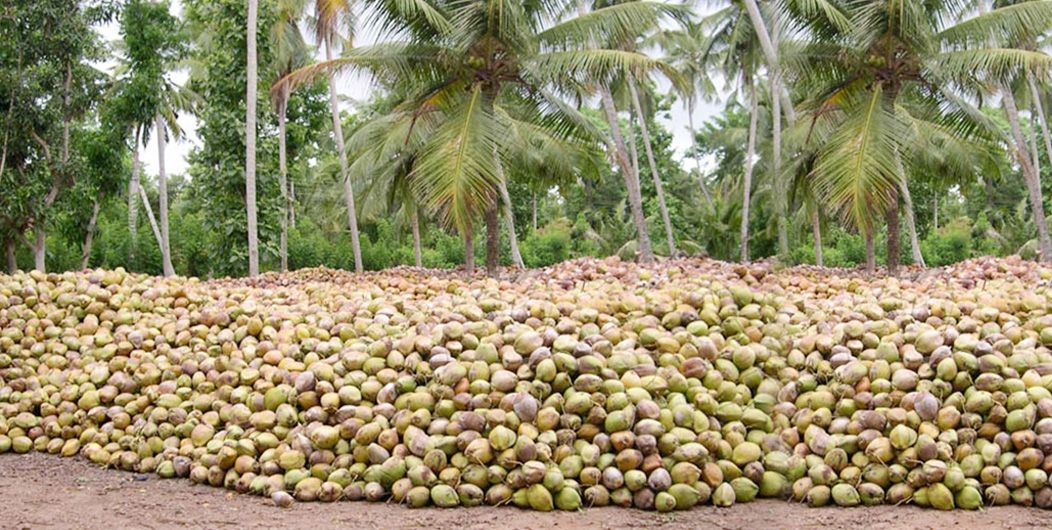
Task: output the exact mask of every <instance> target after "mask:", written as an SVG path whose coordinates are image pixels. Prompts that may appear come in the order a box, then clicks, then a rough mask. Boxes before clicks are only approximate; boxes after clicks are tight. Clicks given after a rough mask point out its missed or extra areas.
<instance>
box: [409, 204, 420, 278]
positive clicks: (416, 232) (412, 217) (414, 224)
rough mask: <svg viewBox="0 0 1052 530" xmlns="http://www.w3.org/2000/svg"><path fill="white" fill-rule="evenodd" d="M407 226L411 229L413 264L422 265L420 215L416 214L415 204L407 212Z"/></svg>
mask: <svg viewBox="0 0 1052 530" xmlns="http://www.w3.org/2000/svg"><path fill="white" fill-rule="evenodd" d="M409 226H410V227H411V228H412V229H413V264H414V265H416V266H417V267H423V266H424V260H423V257H422V256H421V253H420V217H419V216H418V215H417V212H416V206H413V210H412V211H411V212H410V213H409Z"/></svg>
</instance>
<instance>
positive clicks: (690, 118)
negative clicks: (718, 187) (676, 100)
mask: <svg viewBox="0 0 1052 530" xmlns="http://www.w3.org/2000/svg"><path fill="white" fill-rule="evenodd" d="M687 130H688V131H690V142H691V144H692V145H693V146H694V163H696V164H697V165H698V184H700V185H701V194H702V195H704V196H705V203H706V204H708V205H709V208H712V206H713V202H712V193H711V192H710V191H709V186H708V185H707V184H705V175H704V174H702V172H701V151H700V150H699V149H698V131H697V130H696V129H695V128H694V100H693V99H691V101H690V102H689V103H688V104H687Z"/></svg>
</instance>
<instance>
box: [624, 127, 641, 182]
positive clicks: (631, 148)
mask: <svg viewBox="0 0 1052 530" xmlns="http://www.w3.org/2000/svg"><path fill="white" fill-rule="evenodd" d="M635 123H636V118H635V111H632V112H629V113H628V121H627V122H625V141H626V142H627V143H628V154H629V156H631V157H632V172H633V173H635V174H636V182H639V149H638V148H637V147H636V133H635Z"/></svg>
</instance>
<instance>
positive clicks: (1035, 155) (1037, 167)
mask: <svg viewBox="0 0 1052 530" xmlns="http://www.w3.org/2000/svg"><path fill="white" fill-rule="evenodd" d="M1030 161H1031V162H1033V164H1034V173H1037V174H1038V176H1039V177H1040V175H1041V153H1040V151H1039V150H1038V148H1037V116H1036V113H1035V112H1034V111H1033V110H1031V111H1030Z"/></svg>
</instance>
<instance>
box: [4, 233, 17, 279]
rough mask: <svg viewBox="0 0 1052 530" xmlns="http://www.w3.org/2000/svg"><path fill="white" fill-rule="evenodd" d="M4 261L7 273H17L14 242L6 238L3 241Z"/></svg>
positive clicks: (12, 239)
mask: <svg viewBox="0 0 1052 530" xmlns="http://www.w3.org/2000/svg"><path fill="white" fill-rule="evenodd" d="M4 259H5V260H6V261H7V273H8V274H14V273H16V272H18V260H17V259H16V257H15V240H14V238H8V239H7V240H6V241H4Z"/></svg>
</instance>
